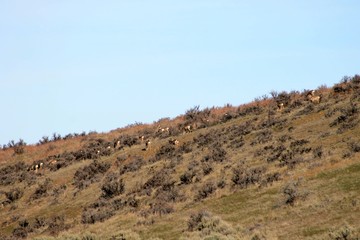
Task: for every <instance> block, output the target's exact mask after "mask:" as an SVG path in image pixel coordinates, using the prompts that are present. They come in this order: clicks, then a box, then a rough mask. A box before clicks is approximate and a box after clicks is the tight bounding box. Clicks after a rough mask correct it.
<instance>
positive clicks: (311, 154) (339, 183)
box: [0, 78, 360, 239]
mask: <svg viewBox="0 0 360 240" xmlns="http://www.w3.org/2000/svg"><path fill="white" fill-rule="evenodd" d="M353 80H356V79H355V78H354V79H353ZM359 85H360V84H359V82H357V81H349V82H347V83H342V84H339V85H336V86H334V87H333V88H332V89H325V88H322V89H320V90H321V93H322V95H323V100H322V102H321V103H320V104H313V103H311V102H308V101H306V98H305V97H304V95H301V94H299V93H292V94H288V96H289V98H288V101H287V104H286V107H285V109H284V110H282V111H277V109H276V104H275V101H280V100H279V99H280V98H281V97H284V96H282V95H280V96H277V98H276V99H274V100H264V101H257V102H254V103H251V104H248V105H245V106H240V107H239V108H235V107H230V106H228V107H227V108H224V109H219V108H218V109H208V110H209V111H208V112H207V111H195V113H194V114H192V113H193V112H190V113H191V114H190V113H189V112H188V113H187V114H185V115H184V116H181V117H179V118H177V119H175V120H173V121H172V120H168V119H163V120H161V121H159V122H157V123H154V124H153V125H136V126H132V127H128V128H125V129H118V130H115V131H112V132H111V133H109V134H97V135H89V136H85V137H78V138H76V139H70V140H61V141H58V142H52V143H47V144H44V145H40V146H27V147H26V148H25V153H24V154H21V155H13V154H12V149H7V150H6V151H2V152H1V153H0V163H1V168H0V169H2V170H3V169H5V168H6V167H8V166H12V165H14V164H15V163H17V162H21V161H23V162H24V164H25V165H26V166H28V165H31V164H32V163H33V162H34V161H36V160H44V161H45V163H46V167H45V169H44V170H43V171H39V172H38V173H35V172H31V171H30V172H28V171H26V170H24V169H22V170H21V169H20V170H19V171H17V172H16V173H14V174H23V177H22V178H17V177H16V176H15V177H14V176H13V175H12V174H8V175H6V177H8V178H13V177H14V181H13V182H12V183H10V184H6V185H4V184H2V185H0V190H1V191H2V192H3V193H4V194H2V195H1V196H0V201H2V202H3V207H2V209H1V212H0V219H1V220H0V224H1V226H0V232H1V234H0V236H2V238H4V239H6V238H11V237H12V236H13V237H14V238H15V239H17V238H20V237H24V238H26V237H27V238H29V239H31V238H40V237H43V238H49V236H58V238H60V239H62V238H65V236H67V235H71V236H72V237H74V238H76V237H78V238H79V239H80V237H81V236H83V237H84V236H87V235H89V234H90V235H91V236H92V238H99V239H110V238H111V237H115V236H117V237H120V235H121V234H122V235H126V236H128V239H131V237H132V238H133V239H136V238H138V239H140V238H141V239H149V238H156V237H157V238H161V239H179V238H183V239H203V238H206V237H211V236H212V237H214V239H216V238H215V236H217V237H218V238H220V239H222V238H225V237H227V238H228V239H252V238H254V239H256V237H257V238H258V239H263V238H264V239H336V234H341V233H347V232H348V233H349V235H350V236H352V237H354V236H357V235H356V234H358V233H359V231H360V229H359V228H358V226H360V217H359V216H360V215H359V214H358V212H359V201H360V197H359V196H360V195H359V193H360V182H359V179H360V162H359V153H358V152H360V145H359V142H360V141H359V137H360V125H359V121H360V118H359V110H360V109H359V94H358V93H359V91H358V89H359ZM337 87H341V88H342V89H343V91H342V90H341V89H340V90H339V89H337ZM318 92H319V91H318ZM285 99H286V98H285ZM187 124H191V125H192V126H194V127H195V128H196V129H195V130H194V131H192V132H191V133H186V134H183V132H182V127H183V126H184V125H187ZM158 125H160V126H162V127H166V126H169V127H170V132H169V133H167V132H165V133H161V132H158V131H157V127H158ZM124 135H127V136H134V138H137V137H138V136H139V135H145V136H146V137H147V138H149V139H151V142H152V143H151V145H150V148H149V149H148V150H147V151H144V143H141V142H140V140H137V142H136V143H135V144H134V145H132V146H131V147H128V146H126V147H124V148H123V149H121V150H114V149H111V151H110V153H109V154H106V155H102V154H100V155H99V156H100V157H99V158H98V159H97V160H94V159H79V160H74V159H72V160H66V161H70V162H69V163H68V164H67V165H64V166H63V167H60V169H58V170H56V171H51V170H50V169H51V168H50V167H51V166H49V165H47V163H48V162H46V158H47V157H48V156H54V155H61V154H62V153H64V152H68V153H69V152H70V153H71V152H76V151H79V150H80V149H84V151H85V150H86V151H90V150H91V149H90V150H89V143H91V142H92V143H93V142H94V141H95V142H96V140H97V139H103V140H104V141H108V142H112V141H113V139H118V138H119V137H121V136H124ZM170 138H176V139H178V140H179V141H180V145H179V146H173V145H171V144H169V143H168V141H169V139H170ZM122 139H124V138H122ZM96 143H98V142H96ZM50 146H52V147H50ZM96 147H97V148H96V149H100V151H106V147H105V145H104V147H102V146H96ZM59 159H60V160H61V161H63V159H62V158H61V156H60V158H59ZM64 161H65V160H64ZM94 161H95V162H94ZM106 166H108V168H107V167H106ZM101 167H104V169H105V170H104V172H97V171H98V169H100V168H101ZM53 170H55V169H53ZM75 176H77V177H75ZM120 179H122V183H123V184H124V190H119V189H120V186H121V183H120V182H121V181H120ZM79 183H81V184H79ZM77 186H83V187H81V189H79V187H77ZM104 186H105V187H108V188H110V190H111V191H110V192H111V193H114V195H111V194H110V195H109V194H108V195H106V194H104V192H105V191H104ZM15 189H18V191H20V192H21V193H22V194H20V195H21V196H20V197H18V199H15V200H13V201H11V202H9V201H8V200H9V199H8V198H9V197H8V196H9V193H10V192H14V190H15ZM5 193H7V194H5ZM202 210H206V211H207V212H209V213H204V214H203V213H202V212H201V211H202ZM201 214H203V215H201ZM190 216H202V217H199V218H194V219H195V220H194V221H193V222H192V221H190ZM25 220H26V221H25ZM24 221H25V222H28V224H24ZM39 222H41V223H42V224H39ZM190 223H192V225H189V224H190ZM39 225H40V226H39ZM193 225H194V226H195V227H193V228H191V227H190V226H193Z"/></svg>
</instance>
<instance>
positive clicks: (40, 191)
mask: <svg viewBox="0 0 360 240" xmlns="http://www.w3.org/2000/svg"><path fill="white" fill-rule="evenodd" d="M51 187H52V181H51V179H50V178H46V179H45V181H44V182H43V183H40V184H39V186H38V188H37V189H35V192H34V193H33V194H32V195H31V196H30V200H36V199H40V198H42V197H46V196H48V195H49V191H50V189H51Z"/></svg>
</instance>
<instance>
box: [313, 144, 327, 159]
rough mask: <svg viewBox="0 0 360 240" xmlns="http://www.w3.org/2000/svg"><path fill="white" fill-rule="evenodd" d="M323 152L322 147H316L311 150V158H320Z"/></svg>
mask: <svg viewBox="0 0 360 240" xmlns="http://www.w3.org/2000/svg"><path fill="white" fill-rule="evenodd" d="M323 154H324V152H323V149H322V146H319V147H316V148H314V149H313V156H314V158H322V156H323Z"/></svg>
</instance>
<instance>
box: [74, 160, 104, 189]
mask: <svg viewBox="0 0 360 240" xmlns="http://www.w3.org/2000/svg"><path fill="white" fill-rule="evenodd" d="M109 168H110V164H109V163H101V162H98V161H94V162H92V163H91V164H90V165H89V166H86V167H83V168H80V169H78V170H77V171H76V172H75V175H74V185H75V186H76V187H77V188H78V189H80V190H81V189H84V188H86V187H87V186H89V185H90V184H91V183H93V182H96V181H97V180H98V179H99V178H100V177H101V175H102V174H104V173H105V172H107V170H109Z"/></svg>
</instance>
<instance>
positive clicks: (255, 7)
mask: <svg viewBox="0 0 360 240" xmlns="http://www.w3.org/2000/svg"><path fill="white" fill-rule="evenodd" d="M359 12H360V1H358V0H337V1H335V0H303V1H299V0H251V1H250V0H181V1H169V0H167V1H165V0H152V1H145V0H143V1H140V0H104V1H95V0H61V1H60V0H58V1H56V0H32V1H28V0H0V103H1V110H0V144H6V143H8V142H9V140H12V139H13V140H15V141H17V140H18V139H19V138H22V139H24V140H25V142H27V143H28V144H31V143H36V142H37V141H38V140H39V139H41V137H42V136H51V135H52V133H54V132H56V133H59V134H61V135H66V134H67V133H74V132H77V133H80V132H82V131H86V132H88V131H97V132H108V131H110V130H112V129H116V128H119V127H123V126H126V125H128V124H131V123H135V122H143V123H151V122H153V121H156V120H158V119H160V118H163V117H171V118H172V117H175V116H177V115H180V114H183V113H184V112H185V111H186V110H187V109H189V108H192V107H193V106H196V105H200V107H201V108H205V107H212V106H223V105H225V104H227V103H230V104H232V105H240V104H242V103H246V102H249V101H252V100H253V99H254V98H256V97H259V96H262V95H264V94H268V93H269V92H270V91H272V90H275V91H283V90H285V91H291V90H303V89H311V88H316V87H318V86H320V85H322V84H326V85H328V86H332V85H333V84H334V83H336V82H339V81H340V80H341V78H342V77H343V76H345V75H348V76H352V75H354V74H357V73H359V66H360V27H359V26H360V17H359Z"/></svg>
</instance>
